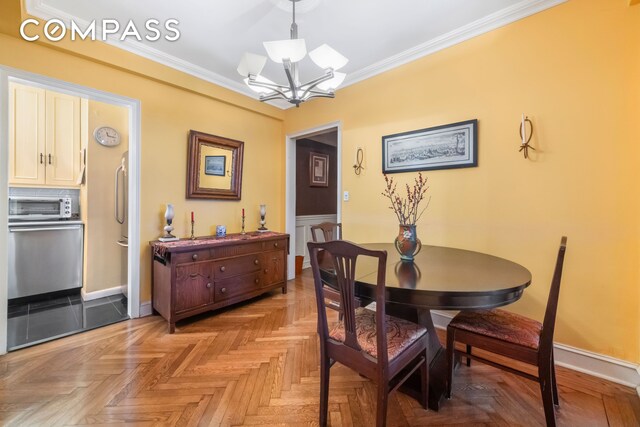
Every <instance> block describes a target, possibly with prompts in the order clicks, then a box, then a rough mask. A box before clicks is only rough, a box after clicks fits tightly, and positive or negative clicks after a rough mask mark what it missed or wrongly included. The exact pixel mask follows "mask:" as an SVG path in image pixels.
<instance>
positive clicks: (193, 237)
mask: <svg viewBox="0 0 640 427" xmlns="http://www.w3.org/2000/svg"><path fill="white" fill-rule="evenodd" d="M195 223H196V222H195V221H194V220H191V240H196V236H195V235H194V234H193V226H194V224H195Z"/></svg>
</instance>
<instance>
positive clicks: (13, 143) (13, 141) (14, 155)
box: [9, 83, 46, 185]
mask: <svg viewBox="0 0 640 427" xmlns="http://www.w3.org/2000/svg"><path fill="white" fill-rule="evenodd" d="M45 132H46V128H45V90H44V89H38V88H35V87H30V86H23V85H20V84H16V83H10V84H9V184H13V185H15V184H17V185H24V184H32V185H42V184H44V183H45Z"/></svg>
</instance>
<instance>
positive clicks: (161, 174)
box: [0, 0, 284, 302]
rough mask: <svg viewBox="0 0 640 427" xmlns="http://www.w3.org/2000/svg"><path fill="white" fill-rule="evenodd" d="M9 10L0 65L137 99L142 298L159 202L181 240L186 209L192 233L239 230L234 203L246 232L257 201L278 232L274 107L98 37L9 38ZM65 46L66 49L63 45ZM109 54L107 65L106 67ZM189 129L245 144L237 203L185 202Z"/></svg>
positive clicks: (147, 289) (278, 131)
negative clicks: (169, 209) (169, 206)
mask: <svg viewBox="0 0 640 427" xmlns="http://www.w3.org/2000/svg"><path fill="white" fill-rule="evenodd" d="M16 8H17V9H18V10H19V9H20V2H19V1H18V0H2V13H0V31H1V32H3V33H4V34H0V64H2V65H6V66H9V67H13V68H18V69H22V70H26V71H29V72H33V73H37V74H41V75H45V76H49V77H53V78H56V79H60V80H64V81H68V82H72V83H76V84H80V85H84V86H87V87H91V88H96V89H100V90H103V91H106V92H110V93H114V94H118V95H123V96H127V97H130V98H135V99H138V100H140V101H141V110H142V147H141V152H142V164H141V195H142V196H141V201H140V202H141V209H140V215H141V221H140V222H141V224H140V234H141V235H140V238H141V247H140V248H139V251H140V268H141V295H140V300H141V301H142V302H144V301H148V300H150V298H151V285H150V280H151V277H150V268H149V266H150V250H149V247H148V241H150V240H153V239H155V238H157V237H158V236H160V235H161V233H162V226H163V222H164V217H163V215H164V210H165V204H166V203H173V204H174V207H175V212H176V218H175V220H174V221H175V222H174V226H175V234H177V235H178V236H182V237H185V236H188V235H189V233H190V229H189V224H188V216H189V214H190V212H191V211H194V212H195V216H196V234H198V235H203V234H210V233H211V232H212V230H215V225H216V224H226V225H227V230H228V231H229V232H234V231H240V223H241V221H240V213H241V209H242V208H243V207H244V208H245V209H246V216H247V218H246V224H247V229H249V230H250V229H252V228H253V229H255V228H257V227H258V221H259V213H258V207H259V205H260V204H261V203H266V204H267V205H268V206H269V218H270V220H269V224H270V228H272V229H274V230H284V211H283V209H284V194H283V193H282V191H281V189H282V188H284V173H283V165H284V147H283V146H282V140H283V138H284V136H283V133H282V116H283V114H282V112H281V111H280V110H278V109H276V108H274V107H271V106H268V105H265V104H261V103H260V102H258V101H256V100H251V99H250V98H248V97H245V96H242V95H239V94H236V93H234V92H231V91H229V90H227V89H223V88H221V87H218V86H215V85H212V84H210V83H206V82H204V81H202V80H199V79H196V78H194V77H191V76H188V75H186V74H184V73H180V72H177V71H175V70H172V69H169V68H167V67H164V66H162V65H159V64H156V63H153V62H152V61H148V60H145V59H143V58H140V57H137V56H135V55H133V54H130V53H128V52H125V51H122V50H119V49H115V48H113V47H110V46H107V45H104V44H102V43H95V42H87V43H84V42H82V43H80V42H74V43H73V45H71V44H69V43H67V44H66V45H65V44H64V43H63V44H56V45H52V44H50V43H29V42H26V41H23V40H22V39H19V38H17V37H15V30H16V29H17V28H18V26H19V25H20V21H19V18H18V21H15V19H16V17H19V16H20V15H19V14H16V13H15V10H16ZM69 47H73V48H74V52H67V51H66V50H65V48H69ZM98 58H99V59H98ZM112 60H113V63H115V65H110V62H112ZM127 67H128V68H127ZM190 129H194V130H198V131H202V132H207V133H212V134H215V135H220V136H224V137H227V138H231V139H236V140H240V141H244V142H245V154H244V171H243V182H242V184H243V185H242V200H241V201H202V200H198V201H196V200H186V199H185V179H186V174H187V171H186V165H187V136H188V133H189V130H190ZM134 250H135V249H134Z"/></svg>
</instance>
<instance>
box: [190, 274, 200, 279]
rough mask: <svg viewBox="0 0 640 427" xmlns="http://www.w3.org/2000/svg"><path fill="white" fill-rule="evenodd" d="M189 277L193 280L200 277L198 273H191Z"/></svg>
mask: <svg viewBox="0 0 640 427" xmlns="http://www.w3.org/2000/svg"><path fill="white" fill-rule="evenodd" d="M189 276H190V277H191V278H192V279H193V278H194V277H197V276H198V273H191V274H189Z"/></svg>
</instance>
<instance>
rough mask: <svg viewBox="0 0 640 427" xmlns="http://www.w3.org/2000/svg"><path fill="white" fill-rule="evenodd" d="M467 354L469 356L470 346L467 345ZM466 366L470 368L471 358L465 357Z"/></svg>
mask: <svg viewBox="0 0 640 427" xmlns="http://www.w3.org/2000/svg"><path fill="white" fill-rule="evenodd" d="M467 354H471V346H470V345H469V344H467ZM467 366H471V358H470V357H467Z"/></svg>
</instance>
